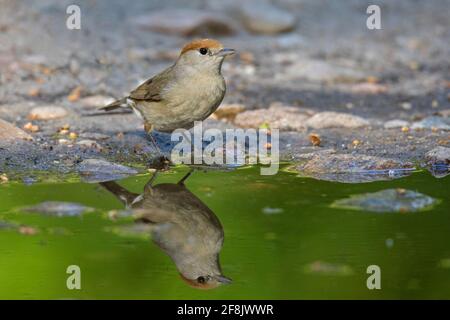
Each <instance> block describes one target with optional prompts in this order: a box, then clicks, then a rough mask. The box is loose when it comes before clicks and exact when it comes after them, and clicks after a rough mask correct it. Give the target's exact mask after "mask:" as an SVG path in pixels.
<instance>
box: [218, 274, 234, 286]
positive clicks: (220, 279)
mask: <svg viewBox="0 0 450 320" xmlns="http://www.w3.org/2000/svg"><path fill="white" fill-rule="evenodd" d="M214 278H215V279H216V280H217V281H218V282H220V283H223V284H231V283H232V282H233V280H231V279H230V278H227V277H225V276H223V275H218V276H215V277H214Z"/></svg>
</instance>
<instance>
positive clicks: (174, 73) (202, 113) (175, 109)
mask: <svg viewBox="0 0 450 320" xmlns="http://www.w3.org/2000/svg"><path fill="white" fill-rule="evenodd" d="M234 52H235V51H234V49H226V48H224V47H223V45H222V44H221V43H220V42H219V41H216V40H212V39H202V40H195V41H192V42H190V43H188V44H187V45H185V46H184V47H183V49H182V50H181V53H180V56H179V57H178V59H177V60H176V61H175V63H174V64H173V65H172V66H170V67H169V68H167V69H166V70H164V71H162V72H161V73H159V74H157V75H156V76H154V77H153V78H151V79H149V80H147V81H145V82H144V83H142V84H141V85H140V86H139V87H137V88H136V89H135V90H133V91H131V93H130V95H129V96H127V97H124V98H122V99H120V100H117V101H115V102H113V103H111V104H109V105H107V106H105V107H103V108H101V109H102V110H105V111H110V110H114V109H117V108H123V107H124V108H131V109H132V110H133V111H134V112H135V113H136V114H137V115H138V116H140V117H141V118H143V120H144V125H145V131H146V132H147V133H148V134H149V135H150V137H151V139H152V143H153V144H154V145H155V147H156V148H157V145H156V142H155V141H154V139H153V137H152V135H151V132H152V130H157V131H161V132H173V131H174V130H175V129H178V128H184V129H190V128H192V127H193V126H194V121H203V120H205V119H206V118H208V117H209V115H210V114H211V113H213V112H214V111H215V110H216V109H217V108H218V107H219V105H220V103H221V102H222V99H223V97H224V95H225V91H226V86H225V79H224V78H223V76H222V74H221V67H222V63H223V60H224V58H225V57H226V56H228V55H231V54H233V53H234ZM157 149H158V148H157ZM158 150H159V149H158Z"/></svg>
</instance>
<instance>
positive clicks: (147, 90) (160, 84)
mask: <svg viewBox="0 0 450 320" xmlns="http://www.w3.org/2000/svg"><path fill="white" fill-rule="evenodd" d="M171 73H172V67H170V68H168V69H166V70H164V71H163V72H161V73H160V74H158V75H156V76H154V77H153V78H151V79H148V80H147V81H145V82H144V83H143V84H141V85H140V86H139V87H137V88H136V89H135V90H133V91H131V93H130V95H129V98H131V99H134V100H146V101H162V100H163V98H162V94H161V93H162V91H163V89H164V88H165V87H166V86H167V85H168V83H169V81H170V79H171Z"/></svg>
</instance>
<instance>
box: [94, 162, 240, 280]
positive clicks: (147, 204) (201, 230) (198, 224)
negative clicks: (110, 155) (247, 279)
mask: <svg viewBox="0 0 450 320" xmlns="http://www.w3.org/2000/svg"><path fill="white" fill-rule="evenodd" d="M191 172H192V171H190V172H189V173H188V174H187V175H185V176H184V177H183V178H182V179H181V180H180V181H179V182H178V183H176V184H173V183H162V184H157V185H155V186H153V185H152V183H153V181H154V177H156V175H154V176H153V177H152V178H151V179H150V180H149V182H148V183H147V184H146V186H145V188H144V193H142V194H140V195H139V194H135V193H131V192H129V191H128V190H126V189H124V188H122V187H121V186H120V185H118V184H117V183H115V182H113V181H109V182H102V183H100V184H101V185H102V186H103V187H105V188H106V189H107V190H108V191H110V192H112V193H113V194H114V195H115V196H116V197H117V198H118V199H119V200H120V201H121V202H123V203H124V204H125V205H126V206H127V207H129V208H131V209H133V213H134V216H135V217H136V223H139V224H143V225H142V226H150V230H151V234H152V239H153V242H154V243H155V244H156V245H158V246H159V247H160V248H161V249H162V250H163V251H164V252H165V253H166V254H167V255H168V256H169V257H170V258H171V259H172V261H173V262H174V263H175V265H176V266H177V269H178V271H179V273H180V275H181V278H182V279H183V280H184V281H185V282H186V283H187V284H189V285H190V286H192V287H194V288H198V289H212V288H215V287H217V286H219V285H220V284H228V283H231V280H230V279H229V278H227V277H225V276H223V275H222V270H221V267H220V263H219V252H220V250H221V249H222V245H223V239H224V232H223V227H222V225H221V223H220V221H219V219H218V218H217V216H216V215H215V214H214V212H213V211H211V209H209V208H208V207H207V206H206V205H205V204H204V203H203V202H202V201H201V200H200V199H199V198H197V197H196V196H195V195H194V194H193V193H192V192H190V191H189V190H188V189H187V188H186V186H185V185H184V182H185V181H186V179H187V178H188V177H189V175H190V174H191Z"/></svg>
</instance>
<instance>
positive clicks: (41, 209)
mask: <svg viewBox="0 0 450 320" xmlns="http://www.w3.org/2000/svg"><path fill="white" fill-rule="evenodd" d="M21 211H25V212H31V213H40V214H43V215H49V216H56V217H63V216H69V217H73V216H79V215H81V214H83V213H86V212H92V211H94V209H93V208H90V207H86V206H84V205H82V204H78V203H72V202H60V201H45V202H42V203H40V204H38V205H35V206H31V207H26V208H21Z"/></svg>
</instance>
